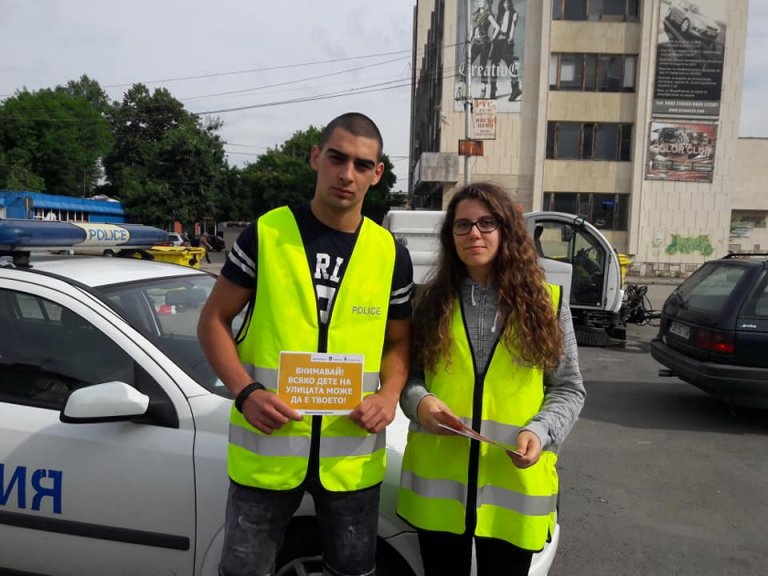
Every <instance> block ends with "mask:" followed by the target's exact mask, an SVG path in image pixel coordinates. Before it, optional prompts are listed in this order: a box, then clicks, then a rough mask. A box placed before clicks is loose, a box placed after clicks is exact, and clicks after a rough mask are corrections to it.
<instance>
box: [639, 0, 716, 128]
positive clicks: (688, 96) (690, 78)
mask: <svg viewBox="0 0 768 576" xmlns="http://www.w3.org/2000/svg"><path fill="white" fill-rule="evenodd" d="M660 9H661V13H660V15H659V36H658V43H657V48H656V81H655V85H654V93H653V115H654V116H657V117H658V116H669V117H680V118H699V117H704V118H717V117H718V116H719V114H720V93H721V91H722V84H723V60H724V58H723V56H724V54H725V33H726V9H727V5H726V0H662V2H661V8H660Z"/></svg>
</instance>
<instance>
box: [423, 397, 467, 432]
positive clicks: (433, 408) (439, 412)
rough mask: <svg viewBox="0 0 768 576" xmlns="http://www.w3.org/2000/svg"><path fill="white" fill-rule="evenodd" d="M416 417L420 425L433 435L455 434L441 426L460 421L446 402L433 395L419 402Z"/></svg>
mask: <svg viewBox="0 0 768 576" xmlns="http://www.w3.org/2000/svg"><path fill="white" fill-rule="evenodd" d="M416 416H417V417H418V419H419V424H421V425H422V426H424V427H425V428H426V429H427V430H429V431H430V432H432V433H433V434H453V432H451V431H450V430H447V429H445V428H443V427H442V426H440V424H446V425H451V424H452V423H453V422H456V421H457V420H458V418H456V415H455V414H454V413H453V412H451V409H450V408H448V405H447V404H446V403H445V402H443V401H442V400H440V398H438V397H437V396H432V395H429V396H424V398H422V399H421V401H419V406H418V407H417V408H416Z"/></svg>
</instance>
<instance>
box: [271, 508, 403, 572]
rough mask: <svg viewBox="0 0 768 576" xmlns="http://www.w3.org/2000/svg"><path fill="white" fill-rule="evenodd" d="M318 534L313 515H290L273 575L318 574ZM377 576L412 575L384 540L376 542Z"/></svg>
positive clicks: (319, 541) (320, 548)
mask: <svg viewBox="0 0 768 576" xmlns="http://www.w3.org/2000/svg"><path fill="white" fill-rule="evenodd" d="M322 541H323V540H322V537H321V535H320V529H319V527H318V525H317V520H316V519H315V518H308V517H298V518H294V519H293V521H292V522H291V524H290V525H289V526H288V530H287V531H286V534H285V538H284V539H283V546H282V547H281V548H280V551H279V552H278V555H277V568H276V571H275V576H320V575H321V574H322V573H323V556H322ZM376 574H377V575H378V576H414V574H413V571H412V570H411V568H410V566H408V564H407V562H406V561H405V560H404V559H403V558H402V557H401V556H400V554H398V553H397V551H396V550H395V549H394V548H393V547H392V546H391V545H389V544H388V543H387V542H386V541H384V540H381V539H379V541H378V543H377V546H376Z"/></svg>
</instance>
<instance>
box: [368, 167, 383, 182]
mask: <svg viewBox="0 0 768 576" xmlns="http://www.w3.org/2000/svg"><path fill="white" fill-rule="evenodd" d="M382 176H384V162H379V163H378V164H377V165H376V168H374V170H373V181H372V182H371V186H376V184H378V183H379V180H381V177H382Z"/></svg>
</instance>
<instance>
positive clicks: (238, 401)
mask: <svg viewBox="0 0 768 576" xmlns="http://www.w3.org/2000/svg"><path fill="white" fill-rule="evenodd" d="M266 389H267V387H266V386H264V384H262V383H261V382H251V383H250V384H248V386H246V387H245V388H243V389H242V390H240V392H239V393H238V395H237V398H235V408H237V411H238V412H240V414H242V413H243V404H245V400H246V399H247V398H248V396H250V395H251V394H252V393H254V392H256V390H266Z"/></svg>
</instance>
